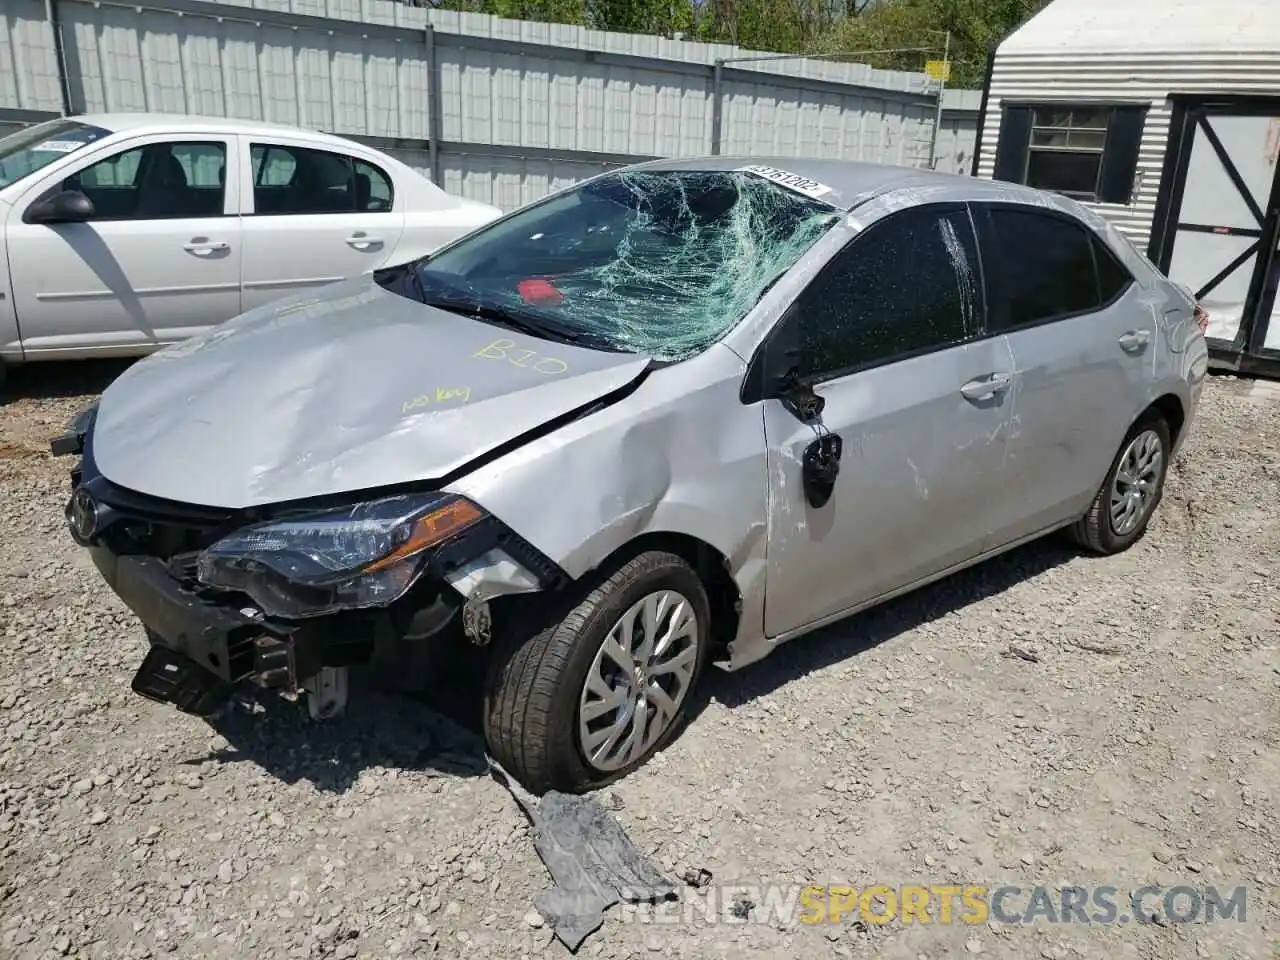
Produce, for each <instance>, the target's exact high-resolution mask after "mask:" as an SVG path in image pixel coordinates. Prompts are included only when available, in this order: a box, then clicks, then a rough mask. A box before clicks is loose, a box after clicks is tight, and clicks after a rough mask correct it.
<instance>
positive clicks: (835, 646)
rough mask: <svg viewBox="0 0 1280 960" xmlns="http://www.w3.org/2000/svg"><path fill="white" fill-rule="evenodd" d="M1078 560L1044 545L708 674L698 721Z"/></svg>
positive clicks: (1060, 546) (1049, 540) (1066, 548)
mask: <svg viewBox="0 0 1280 960" xmlns="http://www.w3.org/2000/svg"><path fill="white" fill-rule="evenodd" d="M1079 556H1080V551H1079V550H1077V549H1075V548H1074V547H1073V546H1072V545H1071V544H1070V543H1068V542H1067V541H1065V539H1060V538H1057V537H1045V538H1042V539H1040V540H1035V541H1032V542H1031V543H1029V544H1027V545H1025V546H1022V547H1018V548H1017V549H1015V550H1011V551H1009V552H1008V553H1005V554H1002V555H1000V556H997V557H993V558H992V559H990V560H987V561H986V562H984V563H980V564H978V565H977V566H974V567H970V568H969V569H967V570H963V571H961V572H959V573H956V574H953V575H951V576H950V577H947V578H946V579H944V580H940V581H938V582H937V583H934V584H931V585H929V586H927V587H921V588H920V589H918V590H915V591H913V592H911V593H908V594H905V595H903V596H901V597H898V598H897V599H894V600H889V601H886V602H885V603H883V604H880V605H879V606H876V607H872V608H871V609H869V610H865V611H863V612H862V613H859V614H855V615H853V616H851V617H848V618H846V619H844V620H839V621H837V622H836V623H834V624H831V625H830V626H827V627H823V628H822V629H821V630H816V631H814V632H813V633H811V634H808V635H806V636H803V637H797V638H796V639H795V640H792V641H790V642H788V643H784V644H782V646H780V647H779V648H778V649H776V650H775V651H774V652H773V653H771V654H770V655H769V656H768V657H766V658H765V659H764V660H761V661H759V662H758V663H754V664H751V665H749V666H747V667H744V668H742V669H741V670H738V671H734V672H729V671H725V670H710V671H708V672H707V673H706V674H705V675H704V680H703V682H702V683H700V684H699V685H698V688H697V689H696V690H695V691H694V693H693V696H694V697H695V698H696V702H695V703H694V704H692V705H691V706H692V707H693V716H695V717H696V716H697V715H698V714H699V713H701V712H702V710H703V709H704V708H705V707H706V705H707V703H708V702H709V701H710V700H711V698H712V697H714V698H715V699H716V700H717V701H718V702H720V703H722V704H724V705H725V706H726V707H729V708H730V709H733V708H735V707H739V706H742V705H743V704H745V703H748V702H750V701H751V700H754V699H755V698H757V697H761V696H765V695H767V694H769V693H772V692H773V691H774V690H777V689H778V688H779V687H782V686H784V685H785V684H788V683H790V682H792V681H793V680H798V679H800V678H801V677H803V676H805V675H806V674H809V673H812V672H814V671H815V670H821V669H822V668H824V667H828V666H831V665H832V664H834V663H839V662H840V661H843V660H848V659H850V658H851V657H854V656H856V655H857V654H859V653H863V652H864V651H867V650H870V649H872V648H874V647H877V646H879V645H880V644H882V643H884V642H885V641H887V640H891V639H893V638H894V637H896V636H898V635H899V634H902V633H906V632H907V631H909V630H912V629H914V628H916V627H919V626H921V625H923V624H926V623H929V622H930V621H933V620H938V619H940V618H942V617H944V616H946V615H947V614H950V613H955V612H957V611H960V610H963V609H964V608H965V607H967V606H969V605H970V604H972V603H976V602H978V601H980V600H985V599H986V598H988V597H992V596H995V595H996V594H999V593H1003V592H1004V591H1005V590H1008V589H1009V588H1010V587H1012V586H1015V585H1016V584H1018V583H1021V582H1022V581H1024V580H1028V579H1030V578H1031V577H1034V576H1037V575H1039V574H1042V573H1045V572H1046V571H1048V570H1052V569H1053V568H1054V567H1057V566H1061V565H1062V564H1064V563H1067V562H1068V561H1070V560H1073V559H1076V558H1078V557H1079Z"/></svg>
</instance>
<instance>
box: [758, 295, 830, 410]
mask: <svg viewBox="0 0 1280 960" xmlns="http://www.w3.org/2000/svg"><path fill="white" fill-rule="evenodd" d="M794 317H795V313H794V307H792V308H791V309H788V310H787V311H786V313H784V314H783V315H782V316H781V317H780V318H779V319H778V322H777V324H776V325H775V326H774V328H773V329H772V330H771V331H769V335H768V336H767V337H765V339H764V342H763V343H761V344H760V348H759V349H758V350H757V351H756V353H755V356H754V357H753V358H752V360H751V363H750V365H749V366H748V367H747V374H746V376H745V377H744V378H743V380H742V390H741V392H740V393H739V399H741V401H742V402H743V403H756V402H758V401H760V400H780V401H782V403H783V404H784V405H785V406H786V407H787V409H788V410H790V411H791V412H792V414H794V415H795V416H796V417H798V418H799V419H800V420H803V421H805V422H808V421H810V420H814V419H817V418H818V417H819V416H821V414H822V408H823V406H824V404H825V401H824V400H823V399H822V397H820V396H818V394H816V393H814V391H813V387H812V386H811V385H810V384H809V383H807V382H806V381H804V380H802V379H801V378H800V373H799V371H800V359H801V357H802V355H803V352H802V350H801V345H800V332H799V324H797V323H796V322H795V320H794Z"/></svg>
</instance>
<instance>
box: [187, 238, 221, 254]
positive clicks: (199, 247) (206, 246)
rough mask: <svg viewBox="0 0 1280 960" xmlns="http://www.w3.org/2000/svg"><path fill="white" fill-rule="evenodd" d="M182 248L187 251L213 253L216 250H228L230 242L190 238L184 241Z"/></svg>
mask: <svg viewBox="0 0 1280 960" xmlns="http://www.w3.org/2000/svg"><path fill="white" fill-rule="evenodd" d="M182 249H183V250H186V251H187V252H188V253H215V252H216V251H218V250H230V249H231V244H229V243H227V241H225V240H192V241H191V242H190V243H184V244H183V245H182Z"/></svg>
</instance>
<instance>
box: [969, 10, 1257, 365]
mask: <svg viewBox="0 0 1280 960" xmlns="http://www.w3.org/2000/svg"><path fill="white" fill-rule="evenodd" d="M978 123H979V127H978V149H977V150H975V152H974V163H973V173H974V175H975V176H981V177H990V178H995V179H997V180H1010V181H1016V182H1018V183H1027V184H1030V185H1032V186H1036V187H1041V188H1044V189H1050V190H1056V191H1059V192H1062V193H1066V194H1068V195H1070V196H1074V197H1076V198H1077V199H1080V200H1082V201H1084V202H1086V203H1088V204H1089V205H1090V206H1092V207H1094V208H1095V209H1096V210H1097V211H1098V212H1099V213H1101V214H1102V215H1104V216H1105V217H1107V218H1108V219H1110V220H1111V221H1112V222H1113V223H1114V224H1115V225H1116V226H1117V227H1118V228H1119V229H1121V230H1122V231H1123V232H1124V233H1126V234H1127V235H1128V236H1129V237H1130V238H1131V239H1132V240H1133V241H1134V242H1135V243H1136V244H1137V245H1138V247H1139V248H1140V249H1143V250H1145V251H1146V252H1147V255H1148V256H1149V257H1150V258H1151V260H1152V261H1153V262H1155V264H1156V265H1157V266H1159V267H1160V268H1161V269H1162V270H1164V271H1165V272H1166V273H1167V274H1168V275H1169V277H1171V278H1172V279H1173V280H1177V281H1180V282H1182V283H1184V284H1186V285H1187V286H1188V287H1190V288H1191V290H1192V291H1193V292H1194V293H1195V294H1196V296H1197V297H1198V298H1200V300H1201V303H1202V304H1203V305H1204V307H1205V309H1206V310H1208V312H1209V317H1210V326H1209V331H1208V333H1209V338H1210V339H1209V343H1210V348H1211V349H1210V353H1211V357H1212V363H1213V365H1214V366H1217V367H1219V368H1222V367H1225V368H1229V369H1235V370H1240V371H1244V372H1254V373H1267V374H1271V375H1280V317H1277V316H1276V315H1277V314H1280V303H1278V302H1277V296H1276V287H1277V280H1278V279H1280V257H1278V256H1277V244H1278V243H1280V169H1278V168H1277V163H1276V158H1277V155H1278V154H1280V0H1052V2H1050V3H1049V4H1048V5H1047V6H1046V7H1044V8H1043V9H1042V10H1041V11H1040V12H1039V13H1038V14H1036V15H1035V16H1034V17H1032V18H1031V19H1030V20H1028V21H1027V22H1026V23H1025V24H1023V25H1022V26H1021V27H1020V28H1019V29H1018V30H1016V31H1015V32H1014V33H1012V34H1010V35H1009V36H1008V37H1007V38H1006V39H1005V40H1004V41H1003V42H1002V43H1001V44H1000V45H999V46H998V47H997V48H996V49H995V50H994V51H993V52H992V54H991V56H990V58H989V60H988V65H987V76H986V82H985V84H984V88H983V106H982V113H981V114H980V116H979V121H978Z"/></svg>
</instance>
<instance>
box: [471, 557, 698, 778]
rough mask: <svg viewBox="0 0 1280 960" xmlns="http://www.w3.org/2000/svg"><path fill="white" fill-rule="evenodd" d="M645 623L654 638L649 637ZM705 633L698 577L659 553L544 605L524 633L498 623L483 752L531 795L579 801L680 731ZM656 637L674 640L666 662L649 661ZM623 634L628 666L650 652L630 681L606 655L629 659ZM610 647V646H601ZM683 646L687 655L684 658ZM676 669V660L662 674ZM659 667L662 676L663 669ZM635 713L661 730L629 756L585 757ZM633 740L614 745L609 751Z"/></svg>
mask: <svg viewBox="0 0 1280 960" xmlns="http://www.w3.org/2000/svg"><path fill="white" fill-rule="evenodd" d="M637 608H638V612H637ZM628 618H629V619H628ZM646 622H651V623H655V624H656V625H657V629H654V630H652V631H650V634H646V633H645V631H644V629H643V626H644V624H645V623H646ZM632 626H634V627H635V628H636V629H632ZM663 627H666V628H667V632H666V634H664V632H663ZM710 627H711V614H710V604H709V602H708V600H707V594H706V589H705V588H704V586H703V584H702V581H701V579H700V578H699V576H698V574H697V573H696V572H695V571H694V569H693V568H692V567H691V566H690V565H689V564H688V563H687V562H686V561H685V560H684V559H682V558H681V557H678V556H676V555H674V554H671V553H667V552H665V551H649V552H645V553H641V554H639V555H638V556H635V557H633V558H631V559H630V560H628V561H626V562H625V563H622V564H621V565H620V566H618V567H617V568H616V569H615V570H614V572H613V573H612V574H610V575H608V576H604V577H602V578H600V579H597V580H595V581H594V582H593V584H592V585H589V586H588V587H582V588H579V590H578V592H576V593H571V594H569V595H568V596H563V597H561V598H560V602H559V603H557V604H555V605H547V606H545V607H544V608H543V611H542V614H541V617H539V618H535V619H534V621H533V623H532V624H531V623H530V622H529V620H528V619H527V618H525V617H523V616H513V617H512V618H511V622H510V623H509V624H503V623H499V624H498V630H497V636H495V643H494V649H493V650H492V656H491V659H490V662H489V669H488V675H487V678H486V682H485V694H484V732H485V738H486V740H487V741H488V746H489V750H490V753H491V755H492V756H493V758H494V759H495V760H496V761H497V762H498V763H500V764H501V765H502V766H503V768H505V769H506V770H507V771H508V772H509V773H510V774H512V775H513V776H514V777H515V778H516V779H517V780H519V781H520V782H521V784H523V785H524V787H525V788H526V789H528V790H529V791H531V792H532V793H534V794H537V795H541V794H543V793H545V792H547V791H548V790H559V791H561V792H564V793H581V792H583V791H585V790H590V789H594V788H597V787H601V786H604V785H605V784H607V783H611V782H613V781H614V780H617V779H619V778H621V777H624V776H626V775H627V774H628V773H630V772H631V771H633V770H635V769H636V768H637V767H639V766H641V765H642V764H644V763H645V762H646V761H647V760H649V758H651V757H652V756H653V755H654V754H655V753H657V752H658V751H660V750H662V749H663V748H664V747H666V746H667V745H668V744H669V743H670V742H671V741H672V740H673V739H674V738H675V737H676V736H677V735H678V734H679V732H680V730H681V729H682V728H683V726H684V724H685V723H687V722H688V718H689V713H690V706H691V703H690V701H691V694H692V691H693V689H694V688H695V687H696V685H697V682H698V679H699V677H700V676H701V674H702V669H703V665H704V663H705V661H706V659H707V650H708V648H709V646H710ZM653 635H656V638H657V640H660V639H662V637H663V636H668V635H669V636H672V637H673V639H671V640H670V646H669V648H668V649H667V651H666V659H665V660H662V659H661V658H658V657H657V654H658V652H659V651H657V646H656V643H657V640H655V639H654V636H653ZM628 637H633V638H637V639H635V644H634V645H635V646H636V647H637V649H638V654H639V655H638V656H637V657H636V658H635V662H640V661H644V660H645V658H644V653H645V650H646V648H645V644H646V643H648V644H649V647H648V648H647V649H648V650H651V651H654V657H652V658H649V659H648V660H647V661H645V662H647V663H649V664H650V665H651V666H652V668H653V672H652V673H650V672H649V669H650V667H649V666H642V667H640V668H639V669H640V671H641V673H636V672H634V671H633V672H632V673H630V674H628V673H626V671H624V670H623V669H622V665H621V664H620V663H619V662H618V659H617V658H615V657H611V656H609V655H608V653H609V652H610V651H613V652H618V653H629V652H630V651H629V650H626V649H625V648H627V647H630V646H632V645H633V644H632V643H629V642H628V640H627V638H628ZM689 637H692V642H691V644H690V642H689ZM610 638H614V640H615V643H616V644H617V647H613V646H610V647H609V648H608V649H606V641H607V640H609V639H610ZM690 647H691V648H692V651H693V652H692V654H691V655H690V654H687V653H686V652H685V651H687V650H688V649H690ZM677 651H678V655H677ZM676 660H678V661H679V663H678V664H677V665H676V666H670V664H672V663H673V662H675V661H676ZM659 662H662V663H667V664H668V667H667V668H666V669H661V670H660V669H659V666H657V665H656V664H658V663H659ZM614 668H617V669H616V670H615V669H614ZM589 674H590V675H591V676H592V677H593V683H592V686H591V691H592V692H590V693H589V691H588V676H589ZM606 674H612V676H611V677H606ZM666 681H669V683H668V686H671V687H672V690H668V689H667V688H666V687H662V691H663V693H664V694H667V697H666V700H665V701H662V700H660V698H658V697H657V696H656V692H655V691H654V689H653V685H654V684H655V683H656V684H658V685H659V686H661V685H662V684H663V683H664V682H666ZM677 682H679V683H680V686H679V692H678V696H677V695H676V693H675V690H674V686H675V684H676V683H677ZM603 689H608V690H609V691H610V692H609V700H608V701H606V700H603V699H597V698H598V697H599V694H598V693H596V692H594V691H600V690H603ZM642 691H643V692H644V696H643V698H642V696H641V694H642ZM589 697H590V698H591V699H590V702H588V698H589ZM614 698H621V700H622V702H621V703H619V705H618V706H617V707H616V709H613V710H609V711H606V712H605V713H604V714H602V715H601V716H594V714H595V713H596V712H597V711H598V710H600V709H602V708H603V707H604V706H607V704H608V703H610V702H612V700H613V699H614ZM672 703H674V704H675V710H674V715H673V716H666V717H664V716H663V715H664V714H670V713H671V710H670V707H671V705H672ZM628 706H629V707H630V713H628V712H627V707H628ZM641 707H643V711H644V716H645V717H646V718H647V719H651V720H652V722H653V724H659V721H661V720H663V719H665V720H666V723H665V725H661V726H660V727H658V726H653V725H648V726H645V727H644V730H643V733H644V735H643V736H641V737H640V738H639V740H640V745H639V746H638V747H637V751H638V752H635V753H634V754H630V755H628V754H629V751H627V750H625V749H621V750H620V752H619V755H618V756H616V757H615V756H609V755H608V754H607V751H606V752H605V753H603V754H601V755H600V756H597V757H596V758H595V759H594V760H593V759H590V758H589V755H590V754H591V753H592V750H591V747H592V745H593V744H594V743H595V739H596V738H598V737H599V736H600V732H599V731H600V729H601V728H604V729H605V730H615V729H619V728H618V724H619V723H627V719H626V718H627V717H631V718H632V719H631V720H630V722H629V725H628V726H627V727H626V728H625V729H626V730H627V733H628V736H629V735H631V734H632V733H634V731H635V728H636V725H637V724H636V722H635V720H634V717H635V715H636V714H637V713H638V712H639V710H640V708H641ZM588 708H589V709H588ZM664 708H665V709H664ZM584 715H587V716H586V720H585V721H584V719H583V717H584ZM587 726H590V727H591V728H592V729H591V730H590V731H588V730H587V729H586V727H587ZM615 739H616V737H615ZM630 742H631V741H630V740H628V739H627V738H626V737H623V738H622V739H621V740H618V746H619V747H621V746H622V745H623V744H624V743H630ZM646 743H647V745H646ZM607 746H608V743H607V742H606V743H604V744H603V745H602V747H607ZM599 749H600V748H597V750H599Z"/></svg>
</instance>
